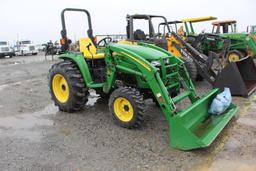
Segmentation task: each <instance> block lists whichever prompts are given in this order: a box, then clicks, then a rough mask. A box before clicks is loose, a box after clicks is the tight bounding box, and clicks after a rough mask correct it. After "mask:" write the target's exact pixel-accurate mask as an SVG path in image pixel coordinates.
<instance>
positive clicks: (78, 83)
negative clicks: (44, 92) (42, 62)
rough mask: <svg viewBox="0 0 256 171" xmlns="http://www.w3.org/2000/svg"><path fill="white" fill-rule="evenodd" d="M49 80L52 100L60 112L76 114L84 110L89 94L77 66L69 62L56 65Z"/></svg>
mask: <svg viewBox="0 0 256 171" xmlns="http://www.w3.org/2000/svg"><path fill="white" fill-rule="evenodd" d="M48 79H49V88H50V94H51V97H52V100H53V101H54V103H55V105H56V106H58V107H59V110H60V111H64V112H74V111H79V110H82V109H83V107H84V105H85V103H86V102H87V100H88V95H89V93H88V89H87V88H86V86H85V83H84V80H83V77H82V75H81V73H80V70H79V69H78V67H77V66H76V64H74V63H73V62H72V61H69V60H65V61H62V62H59V63H57V64H54V65H53V66H52V68H51V69H50V71H49V75H48Z"/></svg>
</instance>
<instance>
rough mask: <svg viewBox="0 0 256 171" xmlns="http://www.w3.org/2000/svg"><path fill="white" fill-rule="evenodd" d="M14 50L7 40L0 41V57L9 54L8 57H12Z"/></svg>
mask: <svg viewBox="0 0 256 171" xmlns="http://www.w3.org/2000/svg"><path fill="white" fill-rule="evenodd" d="M14 55H15V54H14V51H13V49H12V48H11V47H10V45H9V44H8V42H7V41H0V58H3V57H5V56H9V57H10V58H11V57H13V56H14Z"/></svg>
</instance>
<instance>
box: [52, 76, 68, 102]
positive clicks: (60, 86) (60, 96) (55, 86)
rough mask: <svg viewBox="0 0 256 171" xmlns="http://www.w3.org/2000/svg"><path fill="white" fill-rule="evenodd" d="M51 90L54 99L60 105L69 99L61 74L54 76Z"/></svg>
mask: <svg viewBox="0 0 256 171" xmlns="http://www.w3.org/2000/svg"><path fill="white" fill-rule="evenodd" d="M52 90H53V93H54V95H55V97H56V99H57V100H58V101H59V102H61V103H66V102H67V101H68V98H69V87H68V83H67V80H66V79H65V78H64V77H63V75H61V74H56V75H54V77H53V79H52Z"/></svg>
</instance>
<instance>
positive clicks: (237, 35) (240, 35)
mask: <svg viewBox="0 0 256 171" xmlns="http://www.w3.org/2000/svg"><path fill="white" fill-rule="evenodd" d="M248 35H249V34H248V33H246V32H244V33H224V34H222V35H221V36H223V37H228V38H230V39H240V40H244V39H245V38H246V37H247V36H248Z"/></svg>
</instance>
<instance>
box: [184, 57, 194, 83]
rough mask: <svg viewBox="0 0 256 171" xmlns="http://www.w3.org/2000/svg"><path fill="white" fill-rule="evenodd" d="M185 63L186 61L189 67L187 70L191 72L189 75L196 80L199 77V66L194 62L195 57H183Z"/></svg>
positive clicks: (186, 65)
mask: <svg viewBox="0 0 256 171" xmlns="http://www.w3.org/2000/svg"><path fill="white" fill-rule="evenodd" d="M181 59H182V60H183V61H184V63H185V67H186V68H187V71H188V73H189V76H190V78H191V80H192V81H195V80H196V79H197V75H198V73H197V67H196V64H195V63H194V61H193V59H192V58H185V57H182V58H181Z"/></svg>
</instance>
